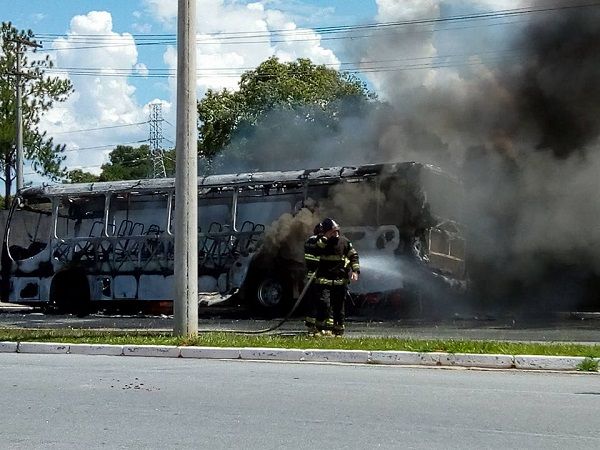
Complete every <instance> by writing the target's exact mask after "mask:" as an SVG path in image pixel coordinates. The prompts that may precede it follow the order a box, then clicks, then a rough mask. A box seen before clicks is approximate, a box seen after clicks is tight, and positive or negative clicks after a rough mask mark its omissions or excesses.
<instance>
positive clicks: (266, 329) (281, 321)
mask: <svg viewBox="0 0 600 450" xmlns="http://www.w3.org/2000/svg"><path fill="white" fill-rule="evenodd" d="M316 273H317V272H316V271H315V272H313V274H312V275H311V276H310V278H309V279H308V281H307V282H306V284H305V285H304V289H302V292H301V293H300V295H299V296H298V299H297V300H296V303H294V306H293V307H292V309H290V312H288V313H287V314H286V316H285V317H284V318H283V319H281V320H280V321H279V323H277V324H276V325H273V326H272V327H269V328H265V329H263V330H247V331H244V330H201V331H200V332H201V333H210V332H215V331H218V332H222V333H235V334H263V333H269V332H271V331H275V330H276V329H278V328H279V327H281V325H283V324H284V323H286V322H287V321H288V319H289V318H290V317H291V316H292V314H294V312H295V311H296V309H298V306H299V305H300V302H301V301H302V299H303V298H304V296H305V295H306V293H307V292H308V288H309V287H310V285H311V284H312V282H313V280H314V279H315V275H316Z"/></svg>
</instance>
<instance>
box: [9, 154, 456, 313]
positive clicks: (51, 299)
mask: <svg viewBox="0 0 600 450" xmlns="http://www.w3.org/2000/svg"><path fill="white" fill-rule="evenodd" d="M460 196H461V194H460V183H458V182H457V180H456V179H454V178H452V177H451V176H449V175H447V174H445V173H443V172H442V171H441V170H439V169H437V168H435V167H432V166H429V165H424V164H419V163H412V162H410V163H395V164H379V165H365V166H359V167H332V168H321V169H316V170H296V171H285V172H256V173H239V174H230V175H212V176H206V177H199V179H198V288H199V292H201V293H202V294H201V297H202V296H204V295H208V294H209V293H210V294H211V295H213V297H211V298H214V295H215V294H217V295H219V298H223V299H224V298H228V297H230V296H232V295H234V294H235V298H237V299H238V300H239V301H240V302H244V304H246V305H248V306H250V307H252V308H254V309H255V310H257V311H260V312H261V313H266V314H279V313H281V312H284V311H286V309H288V308H289V307H290V305H291V304H292V303H293V300H294V299H295V298H297V296H298V295H299V292H300V291H301V288H302V283H303V280H304V266H303V260H304V259H303V243H304V240H305V239H306V238H307V237H308V236H309V235H310V234H311V232H312V229H313V227H314V225H315V224H316V223H317V222H318V221H319V220H322V219H323V218H324V217H329V216H331V217H335V218H336V220H338V221H339V222H340V223H341V224H342V226H343V232H344V233H345V234H346V235H347V236H348V237H349V238H350V239H351V240H352V241H353V243H354V245H355V247H356V248H357V249H358V251H359V253H360V255H361V258H362V260H363V264H362V265H363V270H362V276H361V280H360V281H359V283H358V284H356V285H353V289H354V291H355V292H357V293H361V294H366V293H369V292H382V291H385V290H397V289H403V288H405V287H406V285H407V283H410V281H407V280H406V275H407V273H409V272H410V270H408V269H406V267H407V266H406V263H409V264H410V266H411V267H412V268H414V267H420V268H426V270H427V271H428V272H430V273H435V274H437V275H439V276H440V277H445V278H452V279H461V278H463V276H464V240H463V238H462V231H461V228H460V225H459V224H460V220H459V219H460V208H459V207H457V204H458V203H457V199H458V198H459V197H460ZM176 207H177V198H176V196H175V182H174V179H168V178H165V179H147V180H136V181H119V182H98V183H84V184H61V185H50V186H41V187H31V188H26V189H23V190H22V191H20V192H19V193H18V196H17V197H16V198H15V201H14V202H13V205H12V208H11V210H10V213H9V216H8V220H7V223H6V230H5V233H4V241H3V265H2V272H3V283H4V286H3V289H2V296H3V300H4V301H8V302H15V303H20V304H29V305H39V306H52V307H53V308H56V309H58V310H60V311H65V312H77V313H81V312H86V311H89V309H90V307H91V306H92V305H96V306H97V305H101V304H102V303H103V302H107V303H108V302H110V303H111V304H114V303H119V302H156V301H159V302H164V301H167V302H168V301H172V299H173V293H174V285H173V283H174V277H173V264H174V236H173V232H174V229H175V227H174V217H175V216H174V209H175V208H176ZM411 270H412V269H411Z"/></svg>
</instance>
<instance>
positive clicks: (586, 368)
mask: <svg viewBox="0 0 600 450" xmlns="http://www.w3.org/2000/svg"><path fill="white" fill-rule="evenodd" d="M577 370H579V371H581V372H598V360H597V359H594V358H590V357H589V356H588V357H586V358H585V359H584V360H583V361H581V362H580V363H579V364H578V365H577Z"/></svg>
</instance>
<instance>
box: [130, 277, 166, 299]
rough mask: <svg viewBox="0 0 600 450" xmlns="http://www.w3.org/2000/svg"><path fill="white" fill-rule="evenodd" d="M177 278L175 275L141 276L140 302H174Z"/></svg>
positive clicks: (139, 287)
mask: <svg viewBox="0 0 600 450" xmlns="http://www.w3.org/2000/svg"><path fill="white" fill-rule="evenodd" d="M174 297H175V277H174V276H173V275H140V280H139V285H138V299H139V300H173V299H174Z"/></svg>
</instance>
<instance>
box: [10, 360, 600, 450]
mask: <svg viewBox="0 0 600 450" xmlns="http://www.w3.org/2000/svg"><path fill="white" fill-rule="evenodd" d="M0 373H2V383H1V384H0V396H1V398H2V403H3V405H2V408H0V423H1V424H2V425H1V427H0V430H1V431H0V442H2V446H3V447H4V448H11V449H30V448H83V447H85V448H132V449H138V448H139V449H146V448H211V449H232V448H235V449H281V448H295V449H311V450H314V449H315V448H326V449H348V448H356V449H372V448H382V449H398V448H418V449H420V448H422V449H431V448H440V449H451V448H456V449H469V448H473V449H481V448H491V449H494V448H497V449H506V448H539V449H553V448H556V449H563V448H569V449H578V448H582V449H583V448H586V449H587V448H600V434H599V433H598V429H600V414H598V410H599V409H600V376H598V375H590V374H556V373H524V372H517V371H475V370H443V369H418V368H406V367H404V368H399V367H383V366H364V365H363V366H352V365H333V364H329V365H326V364H309V363H304V364H285V363H258V362H241V361H207V360H181V359H160V358H135V357H106V356H82V355H27V354H0Z"/></svg>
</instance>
